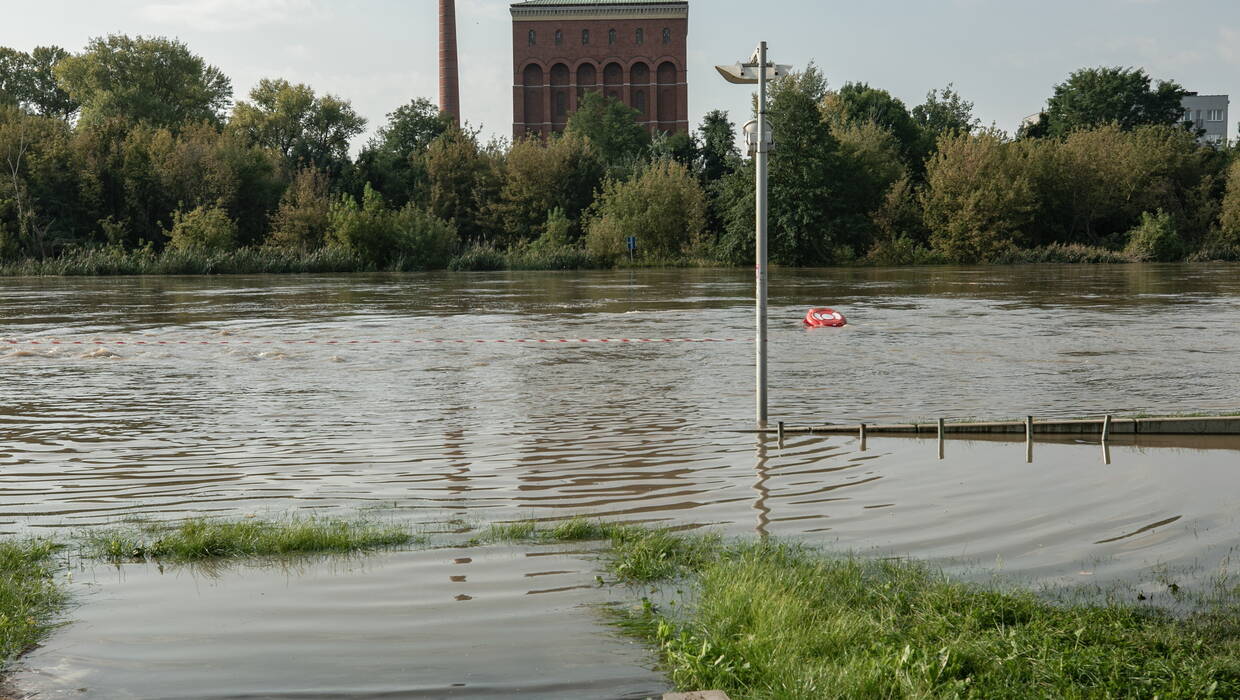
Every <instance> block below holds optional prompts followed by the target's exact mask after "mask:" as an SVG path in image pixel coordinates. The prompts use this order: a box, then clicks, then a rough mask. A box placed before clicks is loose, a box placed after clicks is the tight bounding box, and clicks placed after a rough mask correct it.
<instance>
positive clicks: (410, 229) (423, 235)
mask: <svg viewBox="0 0 1240 700" xmlns="http://www.w3.org/2000/svg"><path fill="white" fill-rule="evenodd" d="M389 221H390V226H391V232H392V238H393V240H392V252H393V254H394V255H395V256H398V257H399V258H400V263H399V265H398V266H399V267H400V268H401V269H405V270H408V269H418V270H442V269H443V268H445V267H447V265H448V260H449V259H450V258H451V257H452V254H453V253H454V252H456V248H457V245H458V244H459V242H460V240H459V239H458V238H457V232H456V226H454V225H453V224H450V223H448V222H447V221H444V220H443V219H439V218H436V217H434V216H432V215H431V214H430V213H428V212H426V211H423V210H421V209H419V208H418V207H417V206H416V205H413V204H407V205H405V207H404V208H403V209H401V210H400V211H397V212H392V213H391V215H390V217H389Z"/></svg>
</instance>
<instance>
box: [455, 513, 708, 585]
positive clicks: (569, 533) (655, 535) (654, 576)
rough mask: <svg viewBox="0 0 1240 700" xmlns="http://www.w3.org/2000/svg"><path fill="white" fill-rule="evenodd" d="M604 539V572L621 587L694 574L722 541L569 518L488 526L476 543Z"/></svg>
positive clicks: (701, 536)
mask: <svg viewBox="0 0 1240 700" xmlns="http://www.w3.org/2000/svg"><path fill="white" fill-rule="evenodd" d="M604 540H605V541H608V542H609V544H610V547H609V548H608V550H607V557H606V558H607V562H608V567H607V568H608V571H610V572H611V573H612V574H613V575H614V576H615V577H616V578H617V579H619V580H620V581H623V582H625V583H645V582H651V581H660V580H666V579H670V578H674V577H675V576H677V575H678V573H680V572H682V571H686V570H692V569H693V568H695V567H697V566H699V565H700V564H701V562H702V561H703V560H704V559H705V558H706V557H707V556H709V555H710V554H712V553H713V552H715V551H716V549H717V547H718V545H719V542H720V539H719V538H718V537H717V536H713V535H699V536H694V537H685V536H680V535H677V534H675V533H674V532H672V531H670V530H661V529H651V528H645V527H641V526H638V525H623V524H618V523H608V522H600V521H594V520H587V519H584V518H573V519H570V520H564V521H561V522H558V523H549V524H543V523H537V522H534V521H529V520H526V521H520V522H515V523H497V524H493V525H491V526H490V527H489V528H487V530H486V531H485V532H483V533H482V535H481V536H480V537H479V538H477V539H476V540H475V543H479V544H481V543H489V542H537V543H542V544H556V543H566V542H588V541H604Z"/></svg>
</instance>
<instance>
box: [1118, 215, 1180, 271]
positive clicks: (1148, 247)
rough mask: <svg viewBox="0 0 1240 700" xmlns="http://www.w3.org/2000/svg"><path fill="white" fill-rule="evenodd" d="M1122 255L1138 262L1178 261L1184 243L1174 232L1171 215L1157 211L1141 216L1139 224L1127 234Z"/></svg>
mask: <svg viewBox="0 0 1240 700" xmlns="http://www.w3.org/2000/svg"><path fill="white" fill-rule="evenodd" d="M1124 253H1126V254H1127V255H1128V256H1129V257H1131V258H1132V259H1133V260H1139V261H1156V262H1169V261H1172V260H1180V259H1182V258H1183V257H1184V253H1185V250H1184V241H1183V240H1181V239H1180V234H1179V233H1177V232H1176V230H1175V222H1174V221H1173V220H1172V219H1171V215H1170V214H1168V213H1166V212H1164V211H1163V210H1161V209H1159V210H1158V213H1156V214H1151V213H1149V212H1145V213H1144V214H1142V215H1141V224H1140V225H1138V226H1137V227H1136V228H1134V229H1133V230H1131V231H1129V232H1128V245H1127V247H1125V248H1124Z"/></svg>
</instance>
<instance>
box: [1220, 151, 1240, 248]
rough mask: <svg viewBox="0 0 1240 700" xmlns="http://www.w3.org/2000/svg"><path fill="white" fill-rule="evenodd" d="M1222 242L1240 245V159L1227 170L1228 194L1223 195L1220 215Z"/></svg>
mask: <svg viewBox="0 0 1240 700" xmlns="http://www.w3.org/2000/svg"><path fill="white" fill-rule="evenodd" d="M1219 238H1220V242H1222V243H1224V244H1226V245H1234V246H1240V159H1237V160H1236V161H1235V162H1234V163H1232V164H1231V169H1230V170H1229V171H1228V172H1227V194H1226V195H1225V196H1224V197H1223V210H1222V215H1221V216H1220V217H1219Z"/></svg>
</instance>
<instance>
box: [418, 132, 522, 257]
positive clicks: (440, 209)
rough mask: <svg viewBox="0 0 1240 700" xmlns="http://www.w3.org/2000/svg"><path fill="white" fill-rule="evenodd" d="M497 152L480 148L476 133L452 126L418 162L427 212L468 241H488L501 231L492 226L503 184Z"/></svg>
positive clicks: (494, 225) (433, 143)
mask: <svg viewBox="0 0 1240 700" xmlns="http://www.w3.org/2000/svg"><path fill="white" fill-rule="evenodd" d="M497 151H498V149H494V148H483V147H482V146H480V145H479V143H478V135H477V133H475V132H472V131H466V130H463V129H461V128H459V127H457V126H455V125H452V127H451V128H449V129H448V130H447V131H445V132H444V133H443V134H441V135H440V136H439V137H438V138H436V139H435V140H434V141H432V142H431V143H430V146H429V147H428V148H427V149H426V153H425V154H423V155H422V156H421V157H420V159H419V162H420V163H421V169H422V170H423V171H424V172H425V173H426V180H427V197H426V202H427V207H426V208H427V211H428V212H429V213H430V214H431V215H432V216H435V217H438V218H440V219H443V220H444V221H448V222H451V223H452V224H453V225H454V226H455V227H456V228H457V231H458V234H459V235H461V236H462V237H464V238H465V239H466V240H468V241H475V242H476V241H481V240H485V239H486V238H487V237H488V234H491V233H494V232H495V229H497V228H499V227H498V226H497V225H496V224H495V223H494V222H493V217H494V215H495V211H494V210H495V205H496V202H497V200H498V199H499V191H500V187H501V182H502V163H501V159H500V156H499V154H498V153H497Z"/></svg>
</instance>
